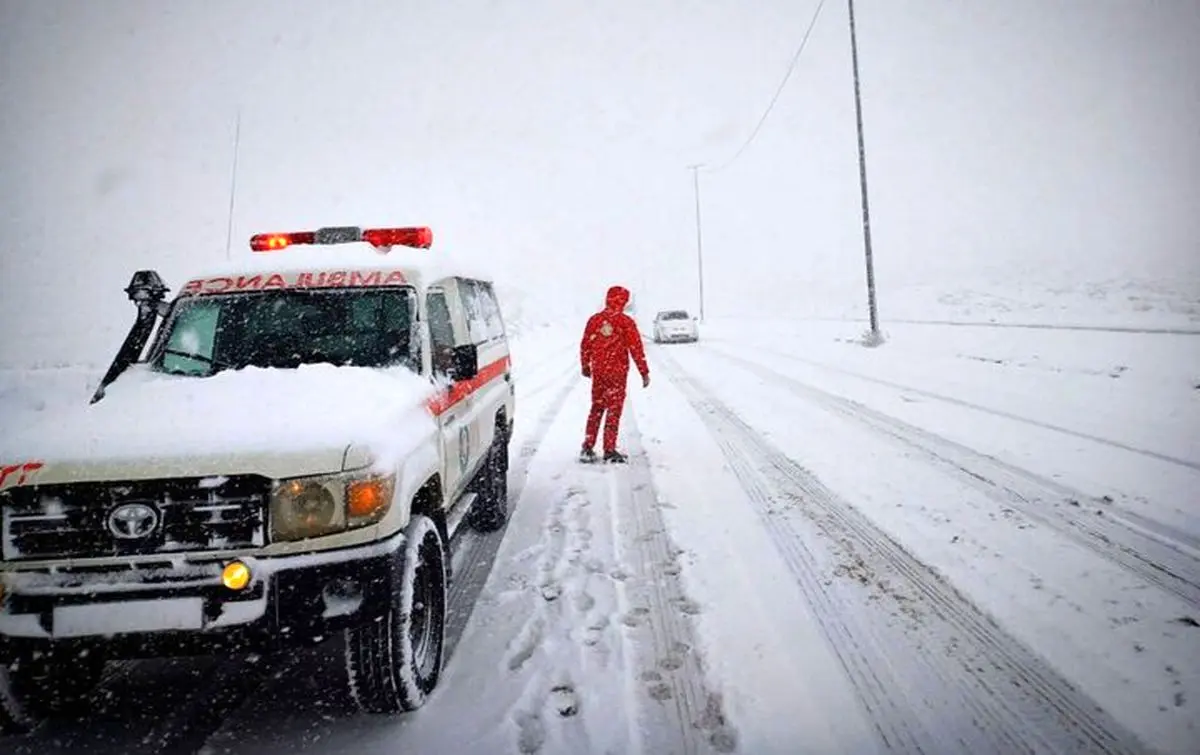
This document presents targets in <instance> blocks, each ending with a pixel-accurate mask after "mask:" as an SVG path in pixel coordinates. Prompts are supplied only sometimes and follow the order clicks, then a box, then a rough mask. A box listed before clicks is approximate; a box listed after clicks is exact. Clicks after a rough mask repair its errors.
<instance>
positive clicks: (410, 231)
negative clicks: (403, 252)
mask: <svg viewBox="0 0 1200 755" xmlns="http://www.w3.org/2000/svg"><path fill="white" fill-rule="evenodd" d="M362 238H363V241H365V242H367V243H368V244H370V245H371V246H411V247H414V248H416V249H428V248H429V247H431V246H433V230H432V229H429V228H368V229H367V230H365V231H363V232H362Z"/></svg>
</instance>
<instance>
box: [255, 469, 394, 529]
mask: <svg viewBox="0 0 1200 755" xmlns="http://www.w3.org/2000/svg"><path fill="white" fill-rule="evenodd" d="M395 489H396V477H395V475H377V474H372V473H370V472H366V471H358V472H345V473H342V474H333V475H321V476H319V477H294V478H291V479H287V480H279V481H278V482H276V483H275V486H274V487H273V488H272V489H271V540H272V541H273V542H279V541H281V540H305V539H307V538H310V537H321V536H322V535H332V534H334V533H337V532H344V531H345V530H348V529H354V528H356V527H365V526H367V525H368V524H374V523H375V522H378V521H379V520H380V519H382V518H383V516H384V514H386V513H387V512H388V509H389V508H391V505H392V494H393V493H394V492H395Z"/></svg>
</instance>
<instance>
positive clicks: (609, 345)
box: [579, 286, 650, 464]
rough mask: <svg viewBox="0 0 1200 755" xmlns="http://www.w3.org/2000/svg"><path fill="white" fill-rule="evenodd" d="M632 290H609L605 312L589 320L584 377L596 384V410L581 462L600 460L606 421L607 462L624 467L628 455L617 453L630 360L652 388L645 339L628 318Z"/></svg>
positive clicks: (582, 344)
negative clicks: (598, 442)
mask: <svg viewBox="0 0 1200 755" xmlns="http://www.w3.org/2000/svg"><path fill="white" fill-rule="evenodd" d="M628 303H629V289H627V288H623V287H621V286H613V287H612V288H610V289H608V295H607V296H606V297H605V302H604V309H602V310H601V311H599V312H597V313H596V314H594V315H592V316H591V317H589V318H588V321H587V325H586V326H585V327H584V329H583V339H582V340H581V341H580V343H579V359H580V363H581V365H582V367H583V376H584V377H585V378H591V380H592V409H591V411H590V412H589V413H588V418H587V429H586V431H585V433H584V438H583V451H582V453H581V454H580V460H581V461H586V462H590V461H595V460H596V451H595V446H596V434H597V433H598V432H599V431H600V420H601V418H603V419H604V460H605V461H607V462H614V463H618V464H620V463H624V462H626V461H628V457H626V456H625V454H623V453H621V452H620V451H618V450H617V431H618V430H619V429H620V425H621V410H622V409H623V408H624V406H625V383H626V379H627V378H628V376H629V358H630V357H633V362H634V364H636V365H637V369H638V372H639V373H641V375H642V386H643V387H649V385H650V368H649V367H648V366H647V365H646V353H645V350H644V349H643V348H642V335H641V333H639V332H638V327H637V323H635V322H634V321H633V318H632V317H630V316H629V315H627V314H625V305H627V304H628Z"/></svg>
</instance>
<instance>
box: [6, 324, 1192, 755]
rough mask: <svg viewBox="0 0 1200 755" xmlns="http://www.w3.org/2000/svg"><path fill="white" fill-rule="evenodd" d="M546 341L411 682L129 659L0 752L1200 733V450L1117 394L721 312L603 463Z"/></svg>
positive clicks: (819, 746) (1092, 741)
mask: <svg viewBox="0 0 1200 755" xmlns="http://www.w3.org/2000/svg"><path fill="white" fill-rule="evenodd" d="M1013 337H1018V336H1013ZM1127 337H1133V336H1127ZM542 340H543V341H544V342H543V343H540V344H539V345H538V347H537V348H536V349H533V348H530V349H529V350H528V353H527V354H526V355H521V354H520V353H519V354H518V356H523V357H524V358H523V359H521V360H518V369H519V382H518V390H519V394H518V401H519V403H518V422H517V436H516V439H515V445H514V457H513V465H512V469H511V472H510V474H511V475H512V477H511V479H510V490H511V495H512V497H513V500H514V507H513V514H512V518H511V521H510V523H509V525H508V527H507V529H506V530H504V531H503V532H500V533H494V534H492V535H488V536H478V535H475V534H473V533H467V534H465V535H463V536H462V538H461V540H460V542H459V543H457V545H456V549H457V551H456V556H455V582H454V585H453V594H452V598H451V617H450V627H449V632H450V634H449V637H448V641H449V648H450V649H451V650H452V656H451V658H450V659H449V660H448V662H447V666H446V671H445V673H444V675H443V680H442V684H441V686H440V687H439V689H438V691H437V692H436V694H435V695H434V696H433V697H432V699H431V700H430V701H429V702H428V703H427V705H426V707H425V708H424V709H422V710H421V711H419V712H418V713H416V714H414V715H411V716H407V717H403V718H398V719H384V718H374V717H367V716H361V715H357V714H351V713H349V712H348V711H347V710H346V708H345V705H344V703H343V701H342V700H343V697H344V693H343V692H342V691H341V690H342V677H343V673H344V672H343V671H342V670H341V655H340V649H339V647H338V645H337V643H336V642H331V643H329V644H328V645H327V646H324V647H322V648H320V649H318V650H317V651H314V652H311V653H304V654H298V655H295V656H292V657H287V658H280V657H276V658H263V659H259V660H257V662H255V663H253V664H250V665H246V664H244V663H241V662H239V661H235V660H224V661H222V660H206V659H197V660H181V661H169V662H162V661H156V662H139V663H133V664H125V665H121V666H117V667H114V668H112V669H110V674H109V676H108V678H107V679H106V680H105V681H104V683H103V684H102V685H101V688H100V689H99V691H98V692H97V694H96V695H95V696H94V697H93V699H92V700H91V701H90V703H89V704H88V706H87V708H86V709H85V710H82V711H75V712H73V715H72V716H67V717H64V718H63V719H62V720H56V721H51V722H48V723H47V724H46V725H44V726H43V727H42V728H41V729H39V730H38V731H36V732H34V733H33V734H32V735H30V736H28V737H24V738H19V739H7V740H6V739H0V752H13V753H21V754H22V755H24V754H25V753H29V754H30V755H33V754H34V753H37V754H39V755H40V754H41V753H54V752H90V753H118V752H120V753H151V752H155V753H195V752H203V753H211V754H212V755H217V754H223V753H283V752H288V753H292V752H328V753H341V752H346V753H356V754H366V753H375V752H379V753H383V752H397V751H406V752H453V753H464V754H465V753H547V754H549V753H572V754H581V753H621V754H624V753H646V754H647V755H649V754H650V753H655V754H657V753H714V752H744V753H754V754H757V753H769V754H773V753H794V752H829V753H841V752H846V753H867V752H887V751H892V752H926V753H962V752H972V753H1001V752H1003V753H1008V752H1080V753H1082V752H1105V753H1118V752H1120V753H1126V752H1129V753H1132V752H1150V751H1155V750H1158V751H1164V752H1173V753H1174V752H1178V753H1188V752H1192V753H1194V752H1197V751H1200V728H1198V726H1197V724H1196V723H1195V720H1196V719H1197V718H1200V716H1197V714H1196V712H1195V710H1196V708H1195V705H1196V704H1197V701H1200V625H1198V624H1197V620H1200V532H1197V529H1196V528H1195V527H1194V526H1193V525H1194V523H1195V517H1196V513H1195V508H1194V494H1192V493H1191V491H1194V490H1200V464H1198V463H1197V462H1200V459H1197V458H1196V453H1195V448H1194V446H1189V445H1187V443H1186V442H1184V443H1183V444H1180V443H1174V442H1166V441H1165V440H1164V438H1169V437H1173V436H1170V435H1169V433H1168V434H1167V435H1166V436H1164V433H1163V432H1158V433H1154V432H1151V431H1149V430H1147V428H1145V427H1141V426H1135V425H1133V424H1131V423H1129V422H1126V421H1124V420H1123V419H1122V418H1125V417H1128V416H1131V414H1132V413H1133V412H1134V410H1133V409H1129V412H1128V413H1123V411H1124V407H1123V405H1122V404H1121V402H1120V401H1119V400H1117V399H1119V398H1120V396H1119V395H1117V394H1113V395H1112V396H1110V397H1109V400H1108V402H1107V404H1106V406H1105V411H1104V412H1100V414H1102V415H1104V416H1100V417H1094V416H1086V415H1084V414H1078V415H1073V416H1071V415H1068V414H1065V413H1064V412H1065V409H1063V406H1062V403H1061V402H1056V403H1055V407H1054V410H1055V411H1057V412H1058V413H1057V414H1054V413H1052V411H1051V410H1050V409H1046V410H1043V406H1044V405H1043V403H1042V402H1043V400H1045V398H1046V392H1045V384H1044V383H1040V382H1039V383H1038V386H1039V388H1038V389H1036V390H1034V389H1030V390H1029V391H1028V392H1027V395H1022V394H1021V391H1020V390H1018V388H1020V387H1021V385H1022V384H1021V383H1020V381H1021V380H1026V379H1028V380H1035V379H1036V380H1039V381H1040V380H1043V378H1042V377H1036V378H1033V377H1028V376H1026V375H1025V374H1024V373H1019V372H1012V371H1011V370H1010V372H1008V373H1005V374H1004V375H1003V379H1002V380H1000V381H998V382H997V383H996V385H997V386H1008V387H1009V388H1010V391H1009V393H1007V394H1006V393H1004V391H1002V390H999V389H997V390H995V391H992V390H988V391H986V392H985V393H984V394H983V397H982V398H981V397H979V396H976V395H974V394H968V393H965V392H963V391H964V390H965V389H964V388H963V386H966V385H968V384H969V383H970V384H971V385H975V386H980V385H984V383H983V382H982V381H983V380H984V378H979V379H978V380H976V381H975V382H974V383H971V381H970V380H968V379H967V377H968V376H969V375H970V374H972V373H970V369H974V368H964V369H963V370H962V371H960V372H959V373H956V375H957V377H956V379H957V380H958V381H959V382H958V383H955V384H951V383H952V382H953V381H949V380H948V379H940V382H939V378H937V377H936V376H935V375H934V372H935V370H934V369H930V370H929V371H928V374H922V373H921V372H920V369H919V367H912V368H911V370H910V371H909V372H908V373H904V372H903V371H902V370H901V369H900V368H893V367H887V369H884V366H880V364H874V363H868V362H864V361H863V359H865V358H864V357H862V356H861V354H860V353H859V351H862V350H859V351H855V352H851V351H849V349H854V348H857V347H850V346H846V345H845V344H840V345H839V347H840V348H842V351H838V350H837V348H839V347H835V348H828V347H827V346H825V345H822V344H814V343H801V342H791V343H789V342H787V341H786V340H783V341H780V340H779V339H776V342H774V343H772V344H766V343H755V344H753V345H751V344H748V343H742V342H739V341H735V340H731V339H723V338H719V337H717V338H713V339H711V340H705V341H702V342H701V343H699V344H695V345H682V346H676V347H651V348H650V349H649V358H650V362H651V366H652V370H653V371H654V375H655V381H654V383H653V384H652V385H651V387H650V389H649V390H646V391H643V390H642V389H641V388H640V386H632V385H631V389H630V405H629V409H628V411H627V415H626V420H625V423H624V425H623V436H622V437H623V443H624V445H625V446H626V448H627V449H628V450H629V451H630V452H631V464H630V465H628V466H627V467H611V466H604V467H587V466H581V465H579V464H577V463H576V462H575V461H574V458H575V455H576V453H577V450H578V442H579V436H580V433H581V424H582V419H583V415H584V414H585V413H586V401H587V391H586V385H585V384H584V383H583V381H581V380H580V379H579V378H578V377H577V373H576V364H575V360H576V356H575V353H574V343H573V340H572V338H571V337H570V335H569V334H563V335H562V336H561V337H547V338H544V339H542ZM1189 343H1190V341H1189ZM889 348H891V349H893V352H892V353H893V354H895V353H896V351H898V350H899V349H902V348H904V345H903V344H902V343H901V344H896V345H894V346H891V347H889ZM843 352H844V353H845V356H844V355H843ZM880 353H881V354H884V353H885V352H883V351H881V352H880ZM897 359H898V361H903V362H904V363H906V364H907V363H908V362H915V361H917V360H911V359H908V360H904V359H903V358H902V353H901V357H897ZM971 364H972V365H977V364H978V361H977V360H973V361H972V362H971ZM1186 366H1187V367H1190V366H1191V365H1190V364H1188V365H1186ZM1006 369H1007V368H1006ZM944 372H945V371H944V370H942V371H941V373H942V374H943V377H944ZM1130 374H1131V375H1132V376H1133V378H1131V379H1136V377H1137V374H1138V369H1137V367H1136V365H1135V367H1134V368H1133V369H1131V370H1130ZM1155 375H1156V376H1158V377H1160V376H1159V375H1158V373H1155ZM1158 377H1155V379H1158ZM972 379H974V378H972ZM1056 379H1057V378H1056ZM1064 379H1065V378H1064ZM1104 380H1106V381H1109V382H1106V383H1104V385H1105V386H1106V389H1107V387H1108V385H1109V383H1112V382H1113V380H1114V379H1113V378H1104ZM631 383H632V381H631ZM1079 385H1080V383H1078V382H1073V383H1071V386H1073V388H1072V391H1076V392H1077V390H1078V387H1079ZM1116 385H1117V386H1118V388H1116V389H1113V390H1125V391H1126V392H1127V393H1128V395H1130V396H1132V395H1134V394H1135V393H1136V391H1138V390H1140V387H1139V386H1138V385H1137V384H1134V383H1131V382H1128V380H1127V385H1128V387H1127V388H1122V387H1121V386H1122V385H1125V384H1119V383H1118V384H1116ZM1013 386H1017V388H1014V387H1013ZM984 387H987V386H984ZM1121 395H1125V394H1121ZM1139 395H1140V394H1139ZM1171 395H1172V396H1173V395H1174V394H1171ZM1182 395H1183V396H1187V394H1186V393H1185V394H1182ZM1022 401H1024V402H1025V404H1021V402H1022ZM1193 402H1194V399H1193ZM1081 403H1082V402H1081ZM1047 405H1048V404H1047ZM1131 406H1132V404H1131ZM1138 407H1139V408H1138V411H1140V412H1142V413H1143V414H1144V415H1145V416H1146V417H1147V419H1146V420H1145V422H1147V423H1149V424H1150V425H1154V423H1156V422H1157V423H1159V424H1158V425H1155V426H1157V427H1160V428H1161V427H1166V428H1171V427H1175V425H1171V424H1169V423H1171V422H1173V421H1174V420H1173V419H1172V417H1173V416H1174V414H1177V413H1179V412H1181V411H1182V412H1186V411H1192V410H1191V409H1190V407H1184V405H1183V404H1182V403H1179V404H1178V406H1165V407H1164V408H1162V409H1161V411H1159V413H1158V414H1157V415H1155V413H1154V411H1153V409H1154V407H1148V406H1146V405H1145V403H1144V402H1143V403H1141V404H1138ZM1180 407H1183V408H1180ZM1106 421H1107V424H1105V422H1106ZM1179 437H1183V436H1179ZM1185 440H1186V439H1185ZM1050 448H1053V449H1057V450H1058V451H1059V452H1060V455H1059V456H1052V455H1050V454H1048V452H1047V451H1045V449H1050ZM1087 459H1090V460H1091V467H1087V465H1086V464H1083V463H1082V462H1081V460H1087ZM1097 464H1099V465H1101V469H1095V468H1094V467H1095V466H1096V465H1097ZM1081 470H1082V471H1081ZM1139 481H1140V482H1139ZM1135 483H1136V484H1135ZM1102 491H1103V492H1102Z"/></svg>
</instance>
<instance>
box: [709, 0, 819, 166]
mask: <svg viewBox="0 0 1200 755" xmlns="http://www.w3.org/2000/svg"><path fill="white" fill-rule="evenodd" d="M823 7H825V0H820V2H818V3H817V9H816V10H815V11H813V15H812V20H811V21H809V22H808V29H806V30H805V32H804V38H803V39H801V40H800V46H799V47H797V48H796V54H795V55H793V56H792V62H791V63H790V64H789V65H788V69H787V73H785V74H784V75H783V80H782V81H780V82H779V87H778V88H777V89H776V90H775V96H774V97H772V98H771V102H770V104H768V105H767V109H766V110H764V111H763V114H762V117H761V118H759V119H758V125H756V126H755V127H754V130H753V131H751V132H750V136H749V137H748V138H747V139H746V141H745V142H744V143H743V144H742V146H741V147H740V148H738V151H737V152H735V153H734V155H733V157H731V158H729V159H728V160H726V161H725V162H724V163H723V164H722V165H720V166H719V167H717V168H713V169H712V170H710V171H709V172H710V173H718V172H720V171H722V170H725V169H726V168H728V167H729V166H730V165H733V163H734V162H736V161H737V159H738V158H739V157H741V156H742V153H743V152H745V151H746V149H747V148H748V147H749V146H750V144H751V143H752V142H753V141H754V139H755V137H757V136H758V132H759V131H761V130H762V127H763V124H764V123H766V122H767V118H768V117H769V116H770V115H771V111H772V110H773V109H774V108H775V103H776V102H778V101H779V96H780V95H781V94H783V88H784V87H785V86H787V83H788V79H790V78H791V77H792V72H793V71H795V70H796V64H797V63H799V62H800V56H801V55H803V54H804V48H805V47H807V46H808V38H809V37H810V36H811V35H812V30H813V27H814V26H816V25H817V18H818V17H819V16H820V15H821V8H823Z"/></svg>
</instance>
